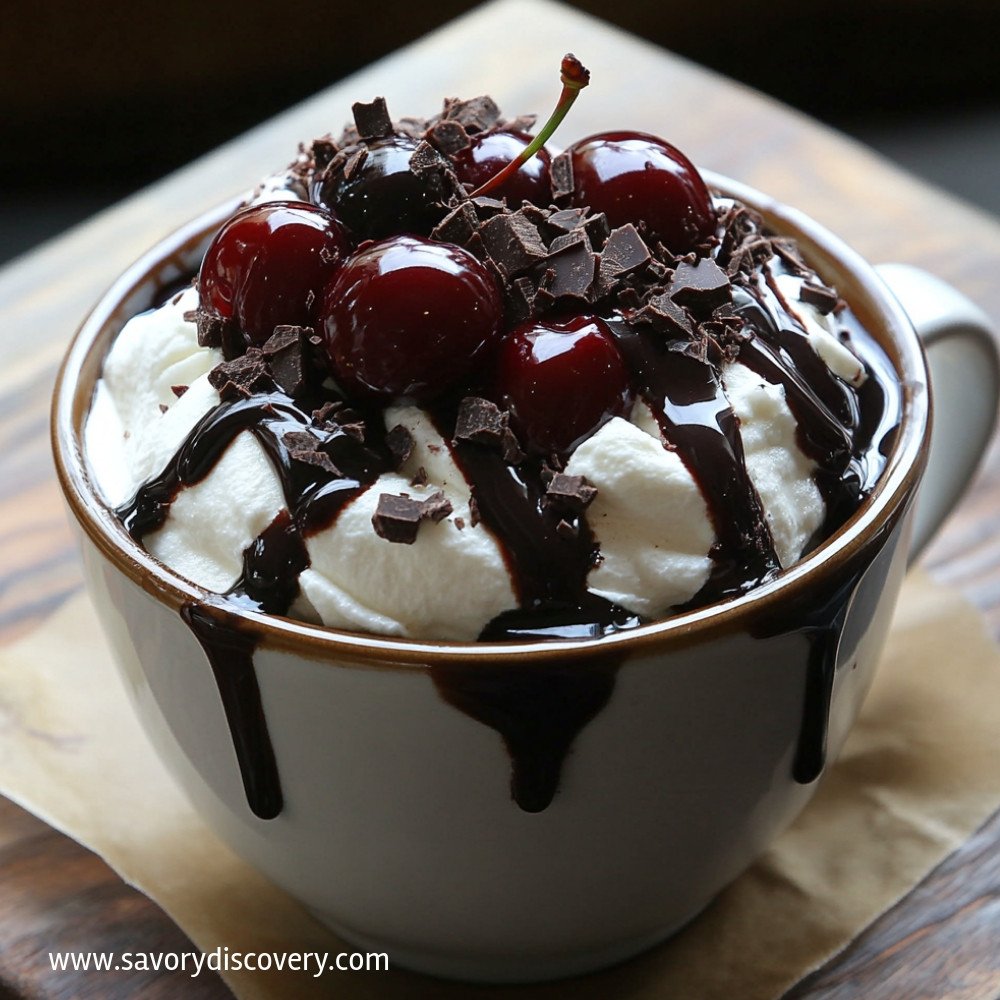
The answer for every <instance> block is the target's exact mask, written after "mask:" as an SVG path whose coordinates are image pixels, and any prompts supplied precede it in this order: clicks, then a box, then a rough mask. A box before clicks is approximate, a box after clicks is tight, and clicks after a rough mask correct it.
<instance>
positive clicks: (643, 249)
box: [600, 223, 651, 282]
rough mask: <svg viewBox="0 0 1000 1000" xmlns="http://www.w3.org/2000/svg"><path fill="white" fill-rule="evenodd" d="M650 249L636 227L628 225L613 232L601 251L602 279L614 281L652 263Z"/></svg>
mask: <svg viewBox="0 0 1000 1000" xmlns="http://www.w3.org/2000/svg"><path fill="white" fill-rule="evenodd" d="M650 259H651V258H650V253H649V247H648V246H646V243H645V241H644V240H643V238H642V237H641V236H640V235H639V233H638V231H637V230H636V228H635V226H633V225H632V224H631V223H628V224H627V225H624V226H619V227H618V228H617V229H614V230H612V231H611V233H610V234H609V235H608V238H607V240H606V241H605V244H604V249H603V250H602V251H601V264H600V267H601V278H602V279H603V280H606V281H609V282H610V281H613V280H614V279H616V278H623V277H624V276H625V275H626V274H631V273H632V272H633V271H638V270H639V268H640V267H643V266H644V265H645V264H648V263H649V261H650Z"/></svg>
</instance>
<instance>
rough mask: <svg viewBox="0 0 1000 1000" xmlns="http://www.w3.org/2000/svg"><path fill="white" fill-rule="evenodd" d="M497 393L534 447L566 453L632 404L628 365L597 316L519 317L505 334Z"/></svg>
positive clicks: (529, 445) (539, 450)
mask: <svg viewBox="0 0 1000 1000" xmlns="http://www.w3.org/2000/svg"><path fill="white" fill-rule="evenodd" d="M497 394H498V396H499V398H500V399H501V401H502V402H503V403H504V404H505V405H506V406H508V407H509V408H510V412H511V419H512V423H513V426H514V430H515V431H516V432H517V434H518V435H519V436H520V438H521V440H522V444H525V445H526V446H527V448H528V449H529V450H530V451H533V452H536V453H538V454H544V455H548V454H551V453H553V452H556V453H565V452H568V451H570V450H571V449H572V448H573V447H574V446H575V445H576V444H578V443H579V442H580V441H581V440H583V439H584V438H586V437H589V436H590V435H591V434H592V433H593V432H594V431H596V430H597V429H598V428H599V427H600V426H601V425H602V424H604V423H605V422H606V421H608V420H610V419H611V418H612V417H616V416H625V415H626V414H627V413H628V412H629V410H630V409H631V405H632V390H631V387H630V385H629V378H628V372H627V371H626V368H625V364H624V362H623V361H622V358H621V355H620V354H619V352H618V348H617V346H616V345H615V341H614V338H613V337H612V335H611V332H610V331H609V330H608V328H607V325H606V324H605V323H604V322H603V321H602V320H600V319H598V318H597V317H596V316H574V317H572V318H571V319H567V320H562V321H551V320H547V321H545V322H544V323H543V322H538V321H535V322H532V321H529V322H527V323H523V324H521V326H518V327H516V328H515V329H514V330H513V331H512V332H511V333H510V334H509V335H508V336H507V338H506V339H505V340H504V343H503V346H502V347H501V349H500V356H499V360H498V364H497Z"/></svg>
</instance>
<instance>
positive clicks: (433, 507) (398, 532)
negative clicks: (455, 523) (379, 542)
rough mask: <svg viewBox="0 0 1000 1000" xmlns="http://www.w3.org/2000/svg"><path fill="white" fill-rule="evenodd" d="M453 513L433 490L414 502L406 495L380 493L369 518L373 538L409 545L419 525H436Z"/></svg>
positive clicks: (440, 492)
mask: <svg viewBox="0 0 1000 1000" xmlns="http://www.w3.org/2000/svg"><path fill="white" fill-rule="evenodd" d="M452 510H453V508H452V504H451V501H450V500H449V499H447V497H445V495H444V493H443V492H442V491H441V490H436V491H435V492H434V493H432V494H431V495H430V496H429V497H427V498H425V499H424V500H417V499H415V498H414V497H411V496H409V495H408V494H406V493H400V494H394V493H383V494H381V495H380V496H379V498H378V505H377V506H376V508H375V513H374V514H373V515H372V527H373V528H374V529H375V534H377V535H378V536H379V538H384V539H385V540H386V541H387V542H398V543H401V544H403V545H412V544H413V543H414V542H415V541H416V539H417V532H418V531H419V530H420V524H421V522H422V521H433V522H434V523H435V524H438V523H439V522H441V521H443V520H444V519H445V518H446V517H447V516H448V515H449V514H450V513H451V512H452Z"/></svg>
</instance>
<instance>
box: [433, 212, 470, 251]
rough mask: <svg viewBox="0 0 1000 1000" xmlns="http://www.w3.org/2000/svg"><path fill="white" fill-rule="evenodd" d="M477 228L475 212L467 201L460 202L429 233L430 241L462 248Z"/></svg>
mask: <svg viewBox="0 0 1000 1000" xmlns="http://www.w3.org/2000/svg"><path fill="white" fill-rule="evenodd" d="M478 226H479V217H478V216H477V215H476V210H475V209H474V208H473V207H472V205H471V204H470V203H469V202H468V201H461V202H459V203H458V205H456V206H455V208H453V209H452V210H451V211H450V212H449V213H448V214H447V215H446V216H445V217H444V218H443V219H442V220H441V221H440V222H439V223H438V224H437V226H435V228H434V229H433V230H432V231H431V239H432V240H440V242H442V243H455V244H457V245H458V246H464V245H465V244H466V243H468V241H469V240H470V239H471V238H472V234H473V233H475V231H476V229H477V228H478Z"/></svg>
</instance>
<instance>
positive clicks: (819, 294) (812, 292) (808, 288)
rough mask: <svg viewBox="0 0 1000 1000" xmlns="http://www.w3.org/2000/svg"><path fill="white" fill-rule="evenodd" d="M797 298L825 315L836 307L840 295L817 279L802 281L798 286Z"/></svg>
mask: <svg viewBox="0 0 1000 1000" xmlns="http://www.w3.org/2000/svg"><path fill="white" fill-rule="evenodd" d="M799 299H800V300H801V301H802V302H805V303H806V304H807V305H810V306H813V307H814V308H815V309H816V310H817V311H818V312H819V313H820V314H822V315H823V316H826V315H828V314H829V313H832V312H833V310H834V309H835V308H836V307H837V303H838V302H839V301H840V296H839V295H838V294H837V293H836V292H835V291H834V290H833V289H832V288H827V287H826V285H821V284H820V283H819V282H818V281H803V282H802V285H801V286H800V287H799Z"/></svg>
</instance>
